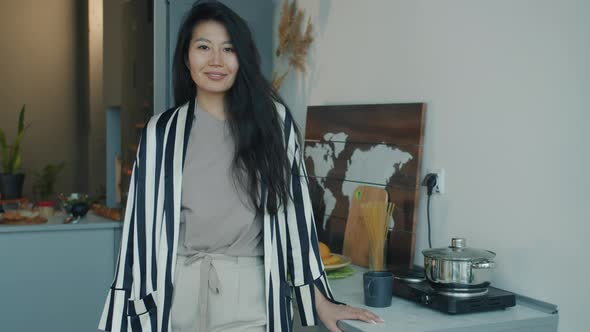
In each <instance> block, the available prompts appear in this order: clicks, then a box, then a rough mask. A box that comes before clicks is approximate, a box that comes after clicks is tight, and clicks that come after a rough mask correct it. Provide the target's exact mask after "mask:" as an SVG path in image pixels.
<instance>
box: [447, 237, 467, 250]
mask: <svg viewBox="0 0 590 332" xmlns="http://www.w3.org/2000/svg"><path fill="white" fill-rule="evenodd" d="M465 247H467V240H465V238H462V237H454V238H453V239H452V240H451V248H465Z"/></svg>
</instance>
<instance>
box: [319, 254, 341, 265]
mask: <svg viewBox="0 0 590 332" xmlns="http://www.w3.org/2000/svg"><path fill="white" fill-rule="evenodd" d="M322 262H324V265H336V264H338V263H340V257H338V256H336V255H330V257H327V258H322Z"/></svg>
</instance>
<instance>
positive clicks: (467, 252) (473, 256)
mask: <svg viewBox="0 0 590 332" xmlns="http://www.w3.org/2000/svg"><path fill="white" fill-rule="evenodd" d="M422 254H423V255H424V256H425V257H429V258H442V259H446V260H451V261H475V260H487V261H491V260H493V259H494V257H496V253H494V252H492V251H489V250H483V249H476V248H469V247H467V241H466V240H465V239H464V238H453V239H452V240H451V245H450V246H449V247H447V248H434V249H425V250H422Z"/></svg>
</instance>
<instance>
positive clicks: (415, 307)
mask: <svg viewBox="0 0 590 332" xmlns="http://www.w3.org/2000/svg"><path fill="white" fill-rule="evenodd" d="M354 268H355V269H356V270H357V273H355V274H354V275H353V276H351V277H348V278H344V279H335V280H330V281H329V282H330V286H331V288H332V291H333V293H334V296H335V297H336V300H338V301H341V302H344V303H346V304H348V305H351V306H355V307H360V308H365V309H368V310H370V311H372V312H374V313H375V314H377V315H378V316H380V317H381V318H382V319H383V320H385V323H383V324H377V325H373V324H368V323H365V322H361V321H350V320H347V321H340V322H339V323H338V326H339V327H340V328H341V329H342V330H343V331H403V332H426V331H430V332H433V331H505V330H508V329H511V328H514V331H520V330H519V329H518V328H522V327H524V326H528V325H526V324H532V325H533V326H534V324H543V322H545V323H547V324H549V323H551V324H552V323H553V322H554V323H555V326H557V316H558V315H557V314H551V313H547V312H545V311H542V310H538V309H537V308H536V307H535V305H534V303H532V304H528V303H526V302H525V301H524V299H522V298H519V297H517V304H516V306H514V307H511V308H507V309H505V310H496V311H488V312H481V313H472V314H460V315H449V314H444V313H442V312H438V311H435V310H433V309H430V308H427V307H424V306H421V305H419V304H417V303H414V302H411V301H408V300H405V299H402V298H399V297H396V296H393V299H392V303H391V306H390V307H387V308H372V307H368V306H365V305H364V298H363V282H362V279H363V272H365V271H366V269H363V268H360V267H356V266H355V267H354ZM533 302H534V300H533ZM531 331H532V330H531Z"/></svg>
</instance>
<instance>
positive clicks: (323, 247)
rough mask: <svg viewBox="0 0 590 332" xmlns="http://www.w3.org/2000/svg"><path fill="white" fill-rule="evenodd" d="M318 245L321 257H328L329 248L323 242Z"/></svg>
mask: <svg viewBox="0 0 590 332" xmlns="http://www.w3.org/2000/svg"><path fill="white" fill-rule="evenodd" d="M319 245H320V255H321V256H322V259H324V258H328V257H330V248H329V247H328V246H327V245H326V244H325V243H323V242H320V243H319Z"/></svg>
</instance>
